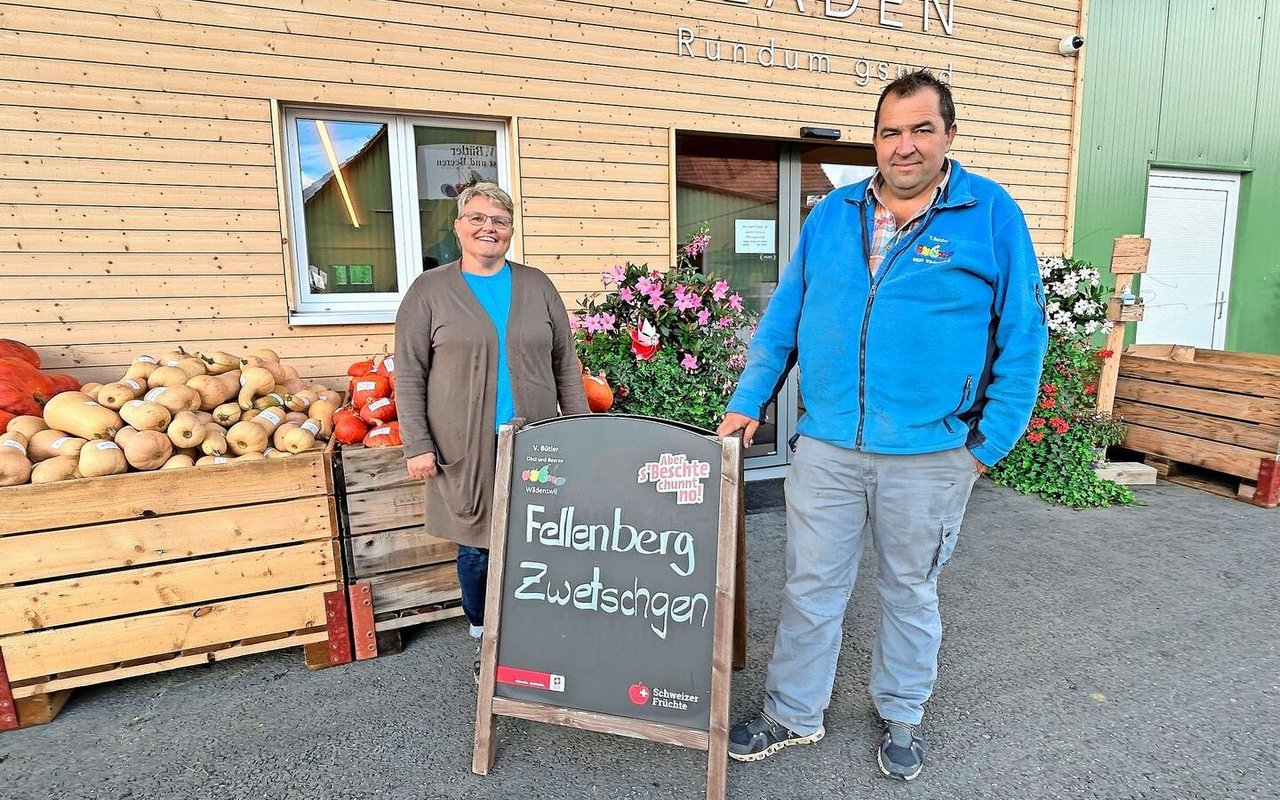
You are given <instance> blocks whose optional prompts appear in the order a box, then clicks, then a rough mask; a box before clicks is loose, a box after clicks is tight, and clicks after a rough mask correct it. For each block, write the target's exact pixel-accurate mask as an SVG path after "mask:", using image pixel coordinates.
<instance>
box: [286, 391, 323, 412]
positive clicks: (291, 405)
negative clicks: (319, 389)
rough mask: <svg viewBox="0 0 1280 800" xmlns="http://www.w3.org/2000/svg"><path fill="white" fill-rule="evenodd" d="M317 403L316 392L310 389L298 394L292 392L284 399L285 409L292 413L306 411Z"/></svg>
mask: <svg viewBox="0 0 1280 800" xmlns="http://www.w3.org/2000/svg"><path fill="white" fill-rule="evenodd" d="M315 401H316V394H315V392H313V391H311V390H310V389H302V390H300V391H297V392H290V393H289V394H288V395H286V396H285V398H284V405H285V408H287V409H289V410H290V411H306V410H307V409H308V408H310V407H311V404H312V403H314V402H315Z"/></svg>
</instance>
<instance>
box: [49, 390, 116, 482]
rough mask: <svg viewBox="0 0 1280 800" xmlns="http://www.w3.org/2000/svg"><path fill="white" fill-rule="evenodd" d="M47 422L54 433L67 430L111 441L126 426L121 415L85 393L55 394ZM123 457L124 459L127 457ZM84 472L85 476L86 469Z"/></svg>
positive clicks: (81, 436)
mask: <svg viewBox="0 0 1280 800" xmlns="http://www.w3.org/2000/svg"><path fill="white" fill-rule="evenodd" d="M44 421H45V422H46V423H48V425H49V427H50V428H53V429H54V430H59V431H66V432H67V433H69V434H71V435H72V436H79V437H80V438H81V439H111V438H114V437H115V435H116V431H118V430H120V428H122V427H124V420H122V419H120V415H119V414H117V413H116V412H114V411H112V410H111V409H109V408H106V407H105V406H102V405H100V404H99V403H98V401H96V400H94V399H93V398H92V397H90V396H88V395H87V394H84V393H83V392H63V393H61V394H56V395H54V396H53V397H52V398H50V399H49V402H48V403H45V406H44ZM120 458H121V460H124V456H123V455H121V456H120ZM99 461H102V459H99ZM80 472H81V474H84V469H83V468H81V470H80ZM107 474H109V473H107Z"/></svg>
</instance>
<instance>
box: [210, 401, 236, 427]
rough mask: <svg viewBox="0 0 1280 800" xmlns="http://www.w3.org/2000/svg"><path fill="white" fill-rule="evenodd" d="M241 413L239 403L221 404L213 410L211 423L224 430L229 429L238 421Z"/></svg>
mask: <svg viewBox="0 0 1280 800" xmlns="http://www.w3.org/2000/svg"><path fill="white" fill-rule="evenodd" d="M242 413H243V412H242V411H241V409H240V404H239V403H223V404H222V405H220V406H218V407H217V408H215V409H214V410H213V421H214V422H216V423H218V424H219V425H221V426H222V427H224V428H230V427H231V426H232V425H235V424H236V423H237V422H239V421H240V415H241V414H242Z"/></svg>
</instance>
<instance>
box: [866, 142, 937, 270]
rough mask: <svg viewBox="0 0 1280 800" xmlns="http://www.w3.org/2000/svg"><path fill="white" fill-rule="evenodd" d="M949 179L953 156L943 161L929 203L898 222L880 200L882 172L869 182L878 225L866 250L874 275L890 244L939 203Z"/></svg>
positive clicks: (868, 200) (868, 193)
mask: <svg viewBox="0 0 1280 800" xmlns="http://www.w3.org/2000/svg"><path fill="white" fill-rule="evenodd" d="M950 179H951V159H947V160H945V161H943V162H942V182H941V183H939V184H938V185H937V186H935V187H934V189H933V192H932V193H931V194H930V195H929V202H927V203H925V204H924V205H923V206H921V207H920V210H919V211H917V212H916V213H915V216H913V217H912V218H911V219H909V220H907V221H906V222H904V223H903V224H901V225H899V224H898V219H897V217H895V216H894V215H893V212H892V211H890V210H889V207H888V206H886V205H885V204H884V202H883V201H881V199H880V186H881V185H882V184H883V183H884V176H883V175H881V174H880V173H879V172H876V174H875V175H874V176H872V178H871V180H870V181H869V182H868V183H867V202H868V203H871V204H872V208H874V209H875V225H874V227H873V228H872V231H871V251H870V252H869V253H867V266H868V267H869V268H870V269H871V274H872V275H874V274H875V273H876V270H878V269H879V268H880V263H881V262H882V261H884V257H885V255H887V254H888V252H889V247H890V245H892V244H893V242H894V241H895V240H896V239H897V238H898V236H899V235H900V234H903V233H907V232H908V231H910V230H911V229H912V228H914V227H915V226H916V224H917V223H919V222H920V220H921V219H922V218H923V217H924V215H925V214H926V213H928V211H929V209H930V208H932V207H933V206H934V204H935V203H937V202H938V200H939V199H940V198H941V197H942V195H943V193H944V192H945V191H946V190H947V181H949V180H950Z"/></svg>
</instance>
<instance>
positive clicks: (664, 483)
mask: <svg viewBox="0 0 1280 800" xmlns="http://www.w3.org/2000/svg"><path fill="white" fill-rule="evenodd" d="M710 475H711V464H709V463H708V462H706V461H698V460H697V459H694V460H692V461H690V460H689V456H687V455H686V454H684V453H663V454H662V455H660V456H658V460H657V461H649V462H647V463H645V465H644V466H642V467H641V468H640V471H639V474H638V475H637V476H636V483H653V484H657V486H656V488H657V490H658V491H659V492H663V493H669V494H674V495H675V496H676V504H677V505H682V506H684V505H697V504H700V503H701V502H702V499H703V495H704V491H703V487H702V483H703V481H705V480H706V479H707V478H708V477H709V476H710Z"/></svg>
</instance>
